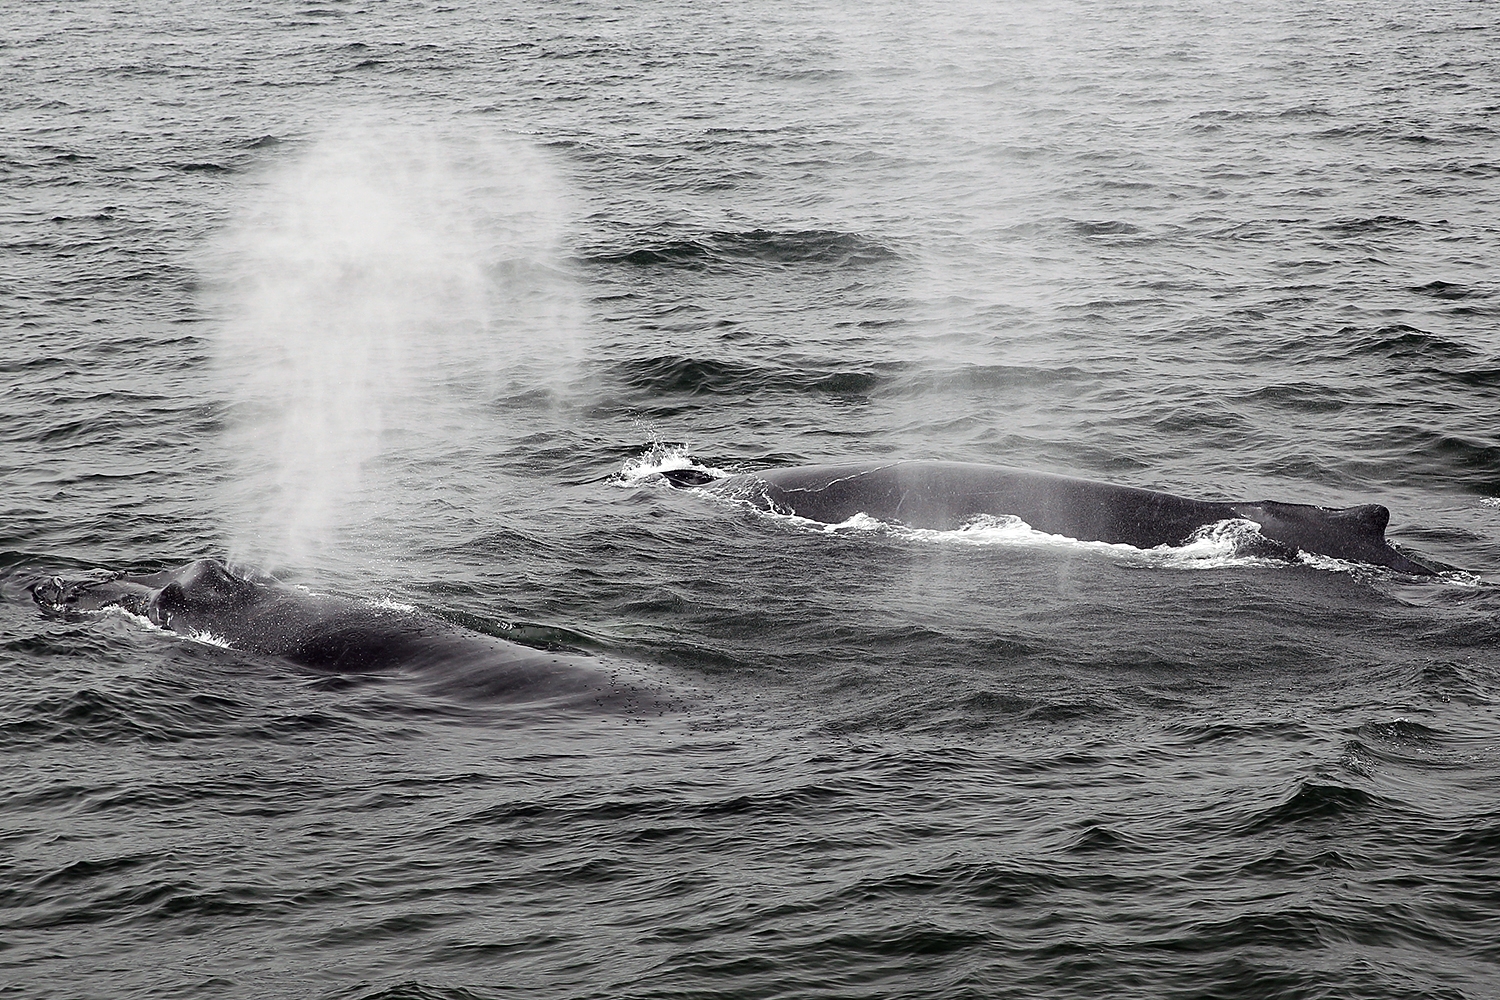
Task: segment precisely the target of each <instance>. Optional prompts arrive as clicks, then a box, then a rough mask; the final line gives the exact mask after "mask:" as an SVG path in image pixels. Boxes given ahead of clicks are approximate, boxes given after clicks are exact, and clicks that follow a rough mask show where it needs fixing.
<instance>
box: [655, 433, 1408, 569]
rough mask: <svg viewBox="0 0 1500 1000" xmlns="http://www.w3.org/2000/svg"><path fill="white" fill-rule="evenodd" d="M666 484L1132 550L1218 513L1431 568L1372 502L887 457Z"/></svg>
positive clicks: (1347, 555) (1348, 552)
mask: <svg viewBox="0 0 1500 1000" xmlns="http://www.w3.org/2000/svg"><path fill="white" fill-rule="evenodd" d="M662 475H663V476H664V477H665V478H666V479H667V481H668V482H670V483H671V484H672V485H673V486H677V487H682V488H698V489H701V490H704V491H707V492H710V493H713V494H715V495H717V496H722V497H725V498H729V499H733V500H740V501H743V502H746V503H749V504H751V505H753V506H755V507H757V508H759V509H761V510H765V511H770V512H773V513H777V514H791V515H795V516H797V517H805V518H808V519H809V520H813V521H819V522H821V523H823V524H841V523H843V522H844V521H847V520H848V519H849V518H851V517H853V516H854V515H856V514H866V515H868V516H870V517H874V518H877V519H879V520H882V521H887V522H891V523H896V524H902V525H905V526H907V527H912V528H932V529H936V530H939V531H948V530H952V529H955V528H960V527H962V526H964V525H965V524H967V523H969V522H970V521H972V520H973V519H974V518H976V517H979V516H982V515H990V516H995V517H1004V516H1014V517H1018V518H1020V519H1021V520H1022V521H1024V522H1026V524H1027V525H1029V526H1030V527H1031V528H1033V529H1035V530H1037V531H1042V532H1046V533H1048V534H1052V535H1064V536H1066V537H1068V538H1076V539H1078V540H1080V541H1094V542H1113V543H1121V544H1125V545H1133V546H1135V547H1137V548H1141V549H1150V548H1155V547H1156V546H1158V545H1179V544H1182V543H1183V542H1186V541H1188V540H1189V539H1190V538H1191V537H1192V536H1193V534H1194V532H1196V531H1198V530H1199V529H1201V528H1206V527H1208V526H1209V525H1213V524H1217V523H1219V522H1221V521H1250V522H1253V523H1254V524H1255V525H1256V526H1257V527H1258V529H1259V532H1260V534H1261V536H1263V537H1264V538H1266V539H1269V540H1270V541H1271V542H1273V543H1276V544H1277V545H1278V546H1281V547H1283V549H1282V551H1283V554H1285V555H1287V556H1288V557H1290V556H1294V555H1295V554H1296V550H1299V549H1300V550H1302V551H1305V552H1311V553H1317V554H1320V555H1325V556H1333V557H1335V558H1337V559H1343V560H1348V561H1350V562H1361V563H1369V564H1372V565H1375V566H1385V567H1388V568H1390V569H1393V570H1396V571H1397V572H1400V573H1409V574H1413V575H1417V576H1433V575H1436V571H1435V570H1433V569H1432V568H1430V567H1428V566H1424V565H1422V564H1421V563H1419V562H1417V561H1416V560H1414V559H1411V558H1409V557H1407V556H1405V555H1403V554H1402V553H1400V552H1398V551H1396V550H1395V549H1394V548H1392V547H1391V545H1390V544H1389V543H1388V542H1386V540H1385V527H1386V524H1387V523H1388V522H1389V521H1390V516H1391V515H1390V511H1388V510H1386V508H1384V507H1382V506H1380V505H1379V504H1363V505H1361V506H1357V507H1345V508H1329V507H1315V506H1311V505H1309V504H1297V503H1280V502H1277V501H1274V500H1255V501H1230V502H1220V501H1211V500H1192V499H1188V498H1186V497H1179V496H1174V495H1173V494H1171V493H1160V492H1157V491H1156V490H1147V489H1140V488H1138V487H1134V486H1116V485H1114V484H1111V483H1102V482H1095V481H1093V480H1089V479H1075V478H1073V477H1071V476H1062V475H1056V474H1054V473H1048V472H1030V471H1027V470H1024V469H1012V468H1007V467H1005V466H997V465H979V464H973V463H967V462H939V461H896V462H881V463H858V464H840V465H807V466H794V467H791V468H781V469H766V470H763V471H760V472H752V473H746V474H743V475H738V476H729V477H727V478H719V477H716V476H713V475H711V474H709V473H706V472H703V471H701V470H697V469H670V470H666V471H664V472H662Z"/></svg>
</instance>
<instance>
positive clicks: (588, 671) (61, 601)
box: [31, 559, 662, 714]
mask: <svg viewBox="0 0 1500 1000" xmlns="http://www.w3.org/2000/svg"><path fill="white" fill-rule="evenodd" d="M31 593H32V598H33V599H34V600H35V601H36V603H37V604H39V605H41V606H42V607H43V608H45V609H47V610H49V611H51V612H55V613H61V614H76V613H83V612H90V611H106V610H109V609H111V608H119V609H121V610H123V611H127V612H129V613H131V614H134V615H138V616H140V617H142V618H146V619H148V620H150V621H151V622H152V623H153V624H155V625H157V626H159V627H161V628H163V629H169V630H171V631H174V632H181V633H184V634H187V635H204V634H206V635H209V636H212V637H214V638H215V639H218V640H222V641H224V642H227V643H228V644H229V645H230V646H231V647H232V648H234V649H238V650H243V651H246V652H250V653H256V654H261V655H265V656H274V657H280V658H282V659H286V660H290V661H292V662H293V663H297V664H300V665H302V666H306V667H311V668H315V669H318V670H325V671H336V672H340V673H373V672H392V673H395V672H400V673H407V674H414V675H417V676H420V677H421V678H423V679H424V680H425V681H426V682H428V684H429V686H432V687H438V688H441V689H443V690H444V691H445V692H447V693H453V694H460V695H463V696H466V697H470V698H482V699H486V700H508V701H524V702H528V703H538V702H546V703H548V704H551V705H556V706H585V705H604V706H610V707H614V708H624V709H626V710H627V711H634V710H640V711H643V712H651V713H652V714H654V711H655V708H656V707H659V705H658V703H659V702H660V701H661V699H662V693H661V692H660V691H648V690H647V687H646V686H643V685H642V684H641V683H640V680H639V677H633V678H629V679H627V678H626V677H624V676H622V674H623V673H626V672H627V671H626V669H625V665H624V664H620V663H618V662H612V661H610V660H607V659H604V658H596V657H592V656H584V655H578V654H569V653H552V652H546V651H543V650H538V649H533V648H531V647H528V646H523V645H520V644H518V643H513V642H506V641H505V640H503V639H498V638H495V637H493V636H490V635H486V634H483V633H480V632H473V631H470V630H467V629H462V628H459V627H458V626H455V625H453V624H451V623H449V622H447V621H445V620H443V619H440V618H438V617H436V616H434V615H430V614H425V613H421V612H411V611H404V610H399V609H388V608H381V607H376V606H373V605H371V604H369V603H368V602H365V601H359V600H351V599H349V598H345V597H337V596H331V595H319V594H310V593H307V592H305V591H303V590H301V589H299V588H295V587H288V586H285V585H282V584H279V583H275V582H272V581H259V580H250V579H246V578H244V577H241V576H237V575H235V574H234V573H232V572H231V571H230V570H229V569H228V568H226V567H225V565H224V564H223V563H220V562H217V561H215V560H211V559H203V560H199V561H197V562H193V563H189V564H187V565H186V566H182V567H179V568H177V569H171V570H163V571H162V572H159V573H152V574H148V575H142V576H124V575H116V576H103V575H100V576H96V577H94V578H91V579H83V580H73V581H67V580H63V579H61V578H59V577H53V578H51V579H49V580H45V581H42V582H40V583H37V584H34V585H32V587H31ZM628 672H631V673H633V671H628Z"/></svg>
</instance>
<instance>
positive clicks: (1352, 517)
mask: <svg viewBox="0 0 1500 1000" xmlns="http://www.w3.org/2000/svg"><path fill="white" fill-rule="evenodd" d="M1328 519H1329V520H1330V521H1337V522H1338V523H1340V524H1342V525H1344V526H1345V527H1347V528H1349V529H1350V530H1351V531H1358V532H1361V533H1362V534H1366V535H1373V536H1375V537H1376V538H1384V537H1385V527H1386V525H1388V524H1390V523H1391V512H1390V511H1389V510H1387V509H1386V508H1384V507H1382V506H1381V505H1380V504H1378V503H1363V504H1360V505H1359V506H1357V507H1344V508H1341V509H1336V510H1330V511H1329V512H1328Z"/></svg>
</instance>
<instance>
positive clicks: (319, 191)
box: [210, 126, 579, 569]
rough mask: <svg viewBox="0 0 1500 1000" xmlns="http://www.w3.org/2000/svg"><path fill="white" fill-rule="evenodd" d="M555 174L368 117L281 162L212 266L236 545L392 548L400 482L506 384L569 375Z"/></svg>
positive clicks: (496, 146)
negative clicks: (219, 314)
mask: <svg viewBox="0 0 1500 1000" xmlns="http://www.w3.org/2000/svg"><path fill="white" fill-rule="evenodd" d="M552 176H553V173H552V171H551V170H549V169H548V166H547V164H546V162H545V160H544V159H543V157H541V156H540V155H539V154H538V153H537V152H536V151H535V150H533V149H531V148H529V147H526V146H524V145H522V144H520V143H514V142H499V141H490V142H484V141H479V140H476V139H474V138H473V137H472V136H467V137H457V136H453V135H444V134H440V133H436V132H434V131H433V130H431V129H425V128H424V129H414V128H393V127H389V126H382V127H370V126H361V127H346V128H344V129H342V130H340V131H338V132H336V133H334V134H332V135H330V136H328V137H326V138H323V139H322V140H320V141H318V142H317V143H316V144H314V145H313V146H312V147H311V148H310V149H308V150H307V151H306V152H305V153H304V155H302V156H300V157H299V158H297V159H296V160H295V161H293V162H290V163H287V164H285V165H283V166H281V167H280V168H279V169H276V170H275V171H273V172H272V173H271V174H270V175H269V176H268V177H266V178H265V180H264V183H263V184H262V185H261V187H260V188H259V189H258V190H257V192H256V194H255V196H254V198H253V200H252V201H251V202H250V203H249V204H248V205H247V206H246V208H245V209H244V211H243V212H242V213H241V218H240V220H239V221H238V223H237V224H236V225H235V226H234V227H233V228H232V230H231V231H230V232H229V233H228V234H227V236H226V238H225V240H224V242H223V245H222V247H221V252H220V253H219V254H217V255H216V258H215V261H214V266H213V267H212V271H213V275H212V276H213V278H214V279H217V280H211V281H210V286H211V287H214V288H216V289H217V290H219V291H220V292H221V293H222V295H223V296H224V301H223V306H224V310H223V312H224V315H225V322H224V324H223V328H222V332H221V335H220V337H219V340H218V343H217V351H216V360H217V362H218V363H217V372H218V375H219V377H220V379H221V380H222V392H223V394H224V396H225V398H226V400H227V401H228V402H229V404H230V409H229V420H228V427H227V429H226V434H225V444H226V448H227V452H228V458H229V459H230V469H231V473H232V482H231V485H230V490H229V497H228V511H227V515H228V517H229V520H230V522H231V523H230V524H229V526H228V527H229V529H230V534H231V546H232V548H231V553H230V555H231V557H232V558H234V559H236V560H243V561H247V562H250V563H254V564H258V565H261V566H264V567H267V568H282V569H285V568H290V567H305V566H309V565H311V564H313V563H315V562H318V561H321V560H324V559H326V557H327V555H328V552H329V550H330V549H331V548H333V547H334V546H350V545H353V546H356V547H361V546H362V547H364V548H365V549H366V550H371V549H374V550H375V551H373V552H372V553H371V554H374V555H379V554H381V553H380V552H379V550H380V549H382V548H389V547H390V546H392V545H393V544H396V542H397V541H398V539H399V534H400V531H401V526H400V523H399V522H400V520H401V517H402V514H401V511H402V509H403V502H402V501H403V499H405V500H410V499H411V497H407V498H402V497H401V496H399V495H398V494H400V493H401V492H402V490H405V491H408V492H415V493H423V492H425V491H427V490H430V489H434V488H436V480H440V478H441V465H442V463H443V461H444V459H445V457H453V456H452V455H451V452H452V450H453V449H454V448H459V447H461V446H462V443H464V442H467V443H469V444H470V445H472V443H473V442H474V441H476V440H477V439H481V438H482V437H483V435H484V434H485V431H486V424H489V423H495V422H497V421H503V420H504V419H505V415H504V414H503V413H501V412H498V409H497V407H496V406H495V405H494V400H495V399H496V397H497V394H499V395H503V394H504V392H505V388H504V387H505V386H507V385H513V384H514V382H515V380H517V379H521V380H524V381H525V383H526V385H527V386H528V387H529V388H532V389H535V388H537V387H539V386H540V387H543V388H545V387H547V386H548V385H549V384H550V385H552V386H554V387H555V386H556V385H558V384H560V382H561V380H562V379H565V378H566V369H568V368H569V367H570V363H571V361H572V359H573V357H574V347H575V343H576V338H575V333H576V330H577V328H578V315H579V310H578V306H577V298H576V295H575V294H574V293H573V291H572V289H571V287H570V285H569V283H568V282H567V281H566V279H565V278H564V277H563V276H562V275H561V272H560V270H559V269H558V266H557V254H558V252H557V244H558V240H559V237H560V233H561V229H562V223H563V218H564V213H563V211H562V209H561V201H560V198H559V197H558V193H557V189H556V185H555V184H554V183H553V182H552V180H551V178H552ZM395 456H406V458H407V459H409V461H406V462H405V463H404V464H403V463H402V462H401V461H399V460H393V458H394V457H395ZM413 463H416V465H425V470H424V471H423V472H422V473H419V474H417V475H411V474H410V472H411V470H412V469H413V468H415V467H416V465H414V464H413ZM395 469H401V470H403V472H404V473H406V474H403V475H399V476H398V475H395V474H393V472H392V470H395ZM398 481H399V483H400V485H399V487H398V485H397V484H398ZM408 506H409V505H408ZM376 523H381V524H383V525H385V527H384V529H383V530H385V532H386V537H374V534H375V533H374V532H373V530H372V525H374V524H376ZM393 532H394V534H393Z"/></svg>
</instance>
